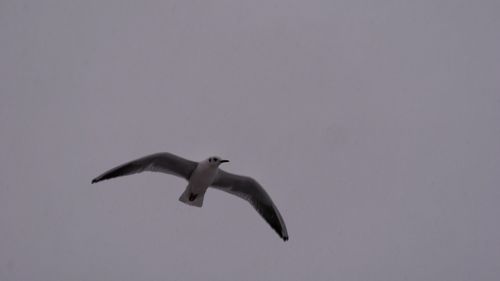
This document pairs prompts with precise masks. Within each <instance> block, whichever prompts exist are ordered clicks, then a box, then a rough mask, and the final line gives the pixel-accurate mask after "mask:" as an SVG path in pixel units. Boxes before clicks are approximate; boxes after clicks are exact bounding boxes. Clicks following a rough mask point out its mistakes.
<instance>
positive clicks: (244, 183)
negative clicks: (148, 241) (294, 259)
mask: <svg viewBox="0 0 500 281" xmlns="http://www.w3.org/2000/svg"><path fill="white" fill-rule="evenodd" d="M226 162H229V160H224V159H221V158H220V157H218V156H212V157H209V158H207V159H205V160H203V161H200V162H194V161H191V160H188V159H184V158H182V157H179V156H177V155H174V154H172V153H168V152H162V153H155V154H151V155H148V156H144V157H142V158H139V159H136V160H133V161H130V162H128V163H125V164H122V165H120V166H118V167H115V168H113V169H111V170H109V171H107V172H105V173H104V174H102V175H100V176H98V177H96V178H95V179H93V180H92V183H96V182H100V181H103V180H108V179H112V178H116V177H121V176H126V175H132V174H137V173H141V172H144V171H149V172H162V173H166V174H171V175H175V176H178V177H181V178H184V179H186V180H187V181H188V182H189V183H188V185H187V187H186V189H185V190H184V192H183V193H182V195H181V196H180V197H179V201H181V202H183V203H185V204H188V205H191V206H196V207H202V206H203V198H204V196H205V192H206V191H207V189H208V187H213V188H216V189H219V190H222V191H225V192H228V193H230V194H233V195H235V196H238V197H240V198H242V199H244V200H246V201H248V202H249V203H250V204H251V205H252V206H253V207H254V208H255V209H256V210H257V212H259V214H260V215H261V216H262V217H263V218H264V220H266V221H267V223H269V225H270V226H271V227H272V228H273V229H274V230H275V231H276V232H277V233H278V235H279V236H280V237H281V238H282V239H283V240H284V241H287V240H288V233H287V230H286V226H285V222H284V221H283V218H282V217H281V214H280V212H279V211H278V208H276V206H275V205H274V203H273V201H272V200H271V197H269V195H268V194H267V192H266V191H265V190H264V189H263V188H262V186H261V185H260V184H259V183H258V182H257V181H256V180H254V179H253V178H251V177H247V176H240V175H235V174H232V173H228V172H226V171H224V170H222V169H219V165H220V164H222V163H226Z"/></svg>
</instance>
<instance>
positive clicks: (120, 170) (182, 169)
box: [92, 152, 198, 183]
mask: <svg viewBox="0 0 500 281" xmlns="http://www.w3.org/2000/svg"><path fill="white" fill-rule="evenodd" d="M196 165H198V164H197V163H196V162H194V161H191V160H187V159H184V158H182V157H179V156H177V155H174V154H172V153H168V152H163V153H155V154H151V155H148V156H144V157H141V158H139V159H136V160H133V161H130V162H128V163H125V164H122V165H120V166H118V167H115V168H113V169H111V170H109V171H107V172H105V173H103V174H102V175H100V176H98V177H96V178H95V179H93V180H92V183H96V182H99V181H102V180H107V179H112V178H116V177H121V176H127V175H132V174H137V173H141V172H143V171H150V172H162V173H166V174H171V175H175V176H178V177H182V178H184V179H186V180H189V178H190V177H191V173H192V172H193V170H194V169H195V168H196Z"/></svg>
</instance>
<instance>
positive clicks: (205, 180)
mask: <svg viewBox="0 0 500 281" xmlns="http://www.w3.org/2000/svg"><path fill="white" fill-rule="evenodd" d="M216 175H217V169H212V168H209V169H196V170H195V171H194V172H193V175H192V176H191V178H190V179H189V184H188V188H189V189H190V191H191V192H192V193H196V194H199V193H205V191H206V190H207V188H208V187H209V186H210V185H211V184H212V183H213V181H214V179H215V176H216Z"/></svg>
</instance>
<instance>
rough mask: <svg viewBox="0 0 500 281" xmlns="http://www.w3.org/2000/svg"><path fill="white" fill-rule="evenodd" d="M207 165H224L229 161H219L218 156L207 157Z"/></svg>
mask: <svg viewBox="0 0 500 281" xmlns="http://www.w3.org/2000/svg"><path fill="white" fill-rule="evenodd" d="M205 161H207V163H208V164H209V165H211V166H216V167H217V166H219V165H220V164H222V163H226V162H229V160H224V159H221V158H220V157H219V156H212V157H209V158H208V159H207V160H205Z"/></svg>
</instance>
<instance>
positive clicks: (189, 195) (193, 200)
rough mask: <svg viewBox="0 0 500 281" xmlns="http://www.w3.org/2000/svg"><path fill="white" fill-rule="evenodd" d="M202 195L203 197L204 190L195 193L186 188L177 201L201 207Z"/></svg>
mask: <svg viewBox="0 0 500 281" xmlns="http://www.w3.org/2000/svg"><path fill="white" fill-rule="evenodd" d="M203 197H205V192H203V193H198V194H196V193H193V192H191V189H190V188H186V190H184V192H183V193H182V195H181V197H179V201H181V202H183V203H186V204H188V205H191V206H195V207H200V208H201V206H203Z"/></svg>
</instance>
